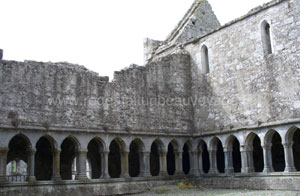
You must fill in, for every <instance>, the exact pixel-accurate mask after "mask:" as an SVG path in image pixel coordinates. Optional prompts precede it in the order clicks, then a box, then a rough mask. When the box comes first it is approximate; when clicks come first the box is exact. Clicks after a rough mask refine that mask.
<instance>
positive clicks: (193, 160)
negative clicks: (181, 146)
mask: <svg viewBox="0 0 300 196" xmlns="http://www.w3.org/2000/svg"><path fill="white" fill-rule="evenodd" d="M189 156H190V173H189V174H190V175H192V176H200V173H199V151H198V150H196V151H194V152H189Z"/></svg>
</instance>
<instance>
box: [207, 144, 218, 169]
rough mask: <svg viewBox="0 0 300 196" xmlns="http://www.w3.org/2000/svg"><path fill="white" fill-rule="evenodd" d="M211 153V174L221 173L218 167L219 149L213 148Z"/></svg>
mask: <svg viewBox="0 0 300 196" xmlns="http://www.w3.org/2000/svg"><path fill="white" fill-rule="evenodd" d="M208 153H209V161H210V169H209V172H208V173H209V174H217V173H219V171H218V167H217V150H214V149H211V150H209V151H208Z"/></svg>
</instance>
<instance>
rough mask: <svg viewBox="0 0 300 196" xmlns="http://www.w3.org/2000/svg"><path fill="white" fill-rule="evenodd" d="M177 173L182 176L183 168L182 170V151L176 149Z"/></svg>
mask: <svg viewBox="0 0 300 196" xmlns="http://www.w3.org/2000/svg"><path fill="white" fill-rule="evenodd" d="M174 154H175V168H176V169H175V175H176V176H182V175H183V170H182V151H175V152H174Z"/></svg>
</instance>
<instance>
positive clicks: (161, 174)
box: [159, 171, 169, 176]
mask: <svg viewBox="0 0 300 196" xmlns="http://www.w3.org/2000/svg"><path fill="white" fill-rule="evenodd" d="M168 175H169V174H168V172H167V171H160V172H159V176H168Z"/></svg>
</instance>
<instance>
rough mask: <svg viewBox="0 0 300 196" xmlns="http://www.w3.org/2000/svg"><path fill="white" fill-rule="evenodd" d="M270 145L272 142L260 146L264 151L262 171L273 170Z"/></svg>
mask: <svg viewBox="0 0 300 196" xmlns="http://www.w3.org/2000/svg"><path fill="white" fill-rule="evenodd" d="M271 147H272V144H265V145H264V146H262V148H263V152H264V170H263V172H264V173H269V172H273V166H272V153H271Z"/></svg>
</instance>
